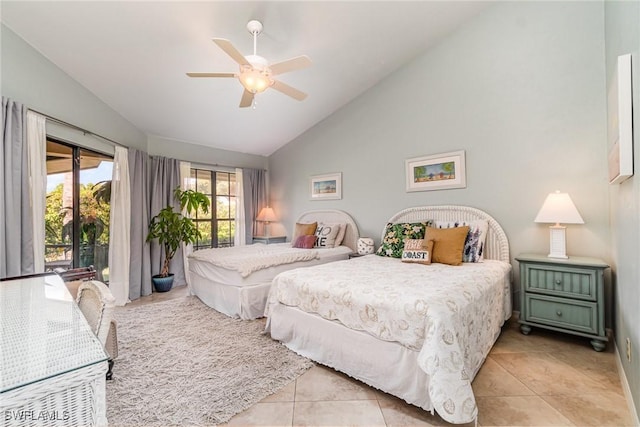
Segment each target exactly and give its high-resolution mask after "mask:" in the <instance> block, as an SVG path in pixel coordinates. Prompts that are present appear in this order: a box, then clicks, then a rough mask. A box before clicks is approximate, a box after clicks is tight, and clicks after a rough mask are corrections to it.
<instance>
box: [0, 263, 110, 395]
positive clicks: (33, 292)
mask: <svg viewBox="0 0 640 427" xmlns="http://www.w3.org/2000/svg"><path fill="white" fill-rule="evenodd" d="M106 360H107V355H106V353H105V351H104V349H103V346H102V344H101V343H100V341H99V340H98V338H97V337H96V336H95V334H94V333H93V332H92V331H91V329H90V327H89V324H88V323H87V321H86V320H85V318H84V316H83V314H82V312H81V311H80V309H79V308H78V305H77V304H76V303H75V302H74V301H73V299H72V297H71V294H70V293H69V291H68V290H67V288H66V286H65V284H64V282H63V281H62V279H61V278H60V277H59V276H57V275H55V274H52V275H45V276H37V277H28V278H20V279H15V280H9V281H5V282H0V373H1V374H0V393H6V392H10V391H12V390H15V389H18V388H20V387H24V386H27V385H29V384H34V383H38V382H42V381H46V380H47V379H50V378H53V377H56V376H60V375H63V374H66V373H69V372H72V371H75V370H79V369H82V368H85V367H87V366H90V365H94V364H98V363H102V362H104V361H106Z"/></svg>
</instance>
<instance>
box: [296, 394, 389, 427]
mask: <svg viewBox="0 0 640 427" xmlns="http://www.w3.org/2000/svg"><path fill="white" fill-rule="evenodd" d="M293 425H294V426H332V427H338V426H352V427H355V426H363V427H374V426H385V422H384V417H383V416H382V412H381V411H380V407H379V406H378V401H377V400H349V401H338V402H297V401H296V403H295V408H294V410H293Z"/></svg>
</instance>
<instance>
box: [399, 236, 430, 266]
mask: <svg viewBox="0 0 640 427" xmlns="http://www.w3.org/2000/svg"><path fill="white" fill-rule="evenodd" d="M432 253H433V240H424V239H405V241H404V250H403V251H402V257H401V261H402V262H417V263H420V264H427V265H428V264H431V254H432Z"/></svg>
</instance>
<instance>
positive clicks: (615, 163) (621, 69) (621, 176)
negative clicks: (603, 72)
mask: <svg viewBox="0 0 640 427" xmlns="http://www.w3.org/2000/svg"><path fill="white" fill-rule="evenodd" d="M631 96H632V95H631V55H622V56H619V57H618V67H617V72H616V74H614V77H613V81H612V82H611V86H610V87H609V96H608V102H607V105H608V113H607V116H608V119H609V120H608V122H609V123H608V124H609V126H608V130H607V135H608V140H609V161H608V164H609V183H610V184H619V183H621V182H622V181H624V180H626V179H627V178H629V177H630V176H632V175H633V115H632V101H631Z"/></svg>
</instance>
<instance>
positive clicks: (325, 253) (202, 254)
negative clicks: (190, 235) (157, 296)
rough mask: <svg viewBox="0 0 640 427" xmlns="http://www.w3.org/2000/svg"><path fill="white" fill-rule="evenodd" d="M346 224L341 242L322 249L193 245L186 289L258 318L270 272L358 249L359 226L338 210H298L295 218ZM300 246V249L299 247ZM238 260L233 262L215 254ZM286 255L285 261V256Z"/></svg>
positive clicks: (278, 245)
mask: <svg viewBox="0 0 640 427" xmlns="http://www.w3.org/2000/svg"><path fill="white" fill-rule="evenodd" d="M313 222H318V223H322V222H324V223H329V224H346V229H345V233H344V239H343V241H342V244H341V245H340V246H338V247H335V248H326V249H293V248H291V243H276V244H270V245H265V244H263V243H255V244H253V245H246V246H237V247H231V248H215V249H205V250H201V251H195V252H194V253H192V254H190V255H189V258H188V259H189V292H190V294H191V295H196V296H197V297H198V298H200V300H202V302H204V303H205V304H207V305H208V306H209V307H212V308H214V309H216V310H217V311H219V312H221V313H224V314H226V315H228V316H231V317H239V318H241V319H245V320H248V319H256V318H259V317H263V316H264V309H265V303H266V300H267V296H268V294H269V289H270V287H271V282H272V280H273V278H274V277H275V276H276V275H278V274H279V273H282V272H284V271H287V270H291V269H294V268H301V267H309V266H314V265H320V264H325V263H329V262H334V261H340V260H346V259H348V258H349V254H351V253H353V252H355V251H356V245H357V241H358V237H359V232H358V226H357V225H356V223H355V221H354V220H353V218H352V217H351V216H350V215H349V214H348V213H346V212H343V211H340V210H332V209H328V210H314V211H308V212H305V213H303V214H302V215H300V217H299V218H298V219H297V220H296V223H301V224H307V223H313ZM303 252H304V253H303ZM222 256H225V257H226V258H227V259H231V260H233V259H234V258H235V261H237V262H236V263H235V264H237V266H233V265H231V264H233V263H232V262H229V263H228V264H229V265H222V264H221V263H220V262H219V260H220V259H221V258H222ZM275 256H278V257H280V259H281V261H280V262H281V263H279V264H278V265H269V264H273V262H266V261H265V259H267V257H268V258H269V259H272V258H273V257H275ZM285 259H286V261H284V260H285Z"/></svg>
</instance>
